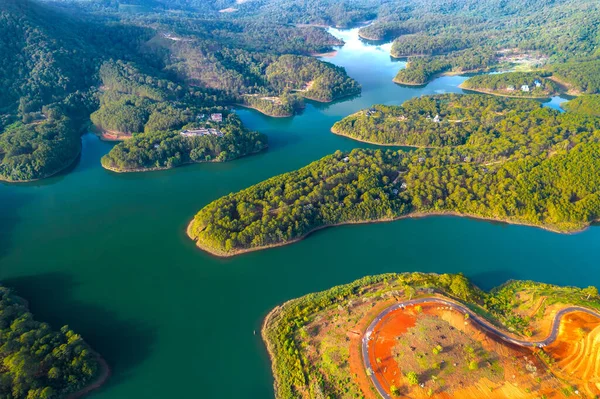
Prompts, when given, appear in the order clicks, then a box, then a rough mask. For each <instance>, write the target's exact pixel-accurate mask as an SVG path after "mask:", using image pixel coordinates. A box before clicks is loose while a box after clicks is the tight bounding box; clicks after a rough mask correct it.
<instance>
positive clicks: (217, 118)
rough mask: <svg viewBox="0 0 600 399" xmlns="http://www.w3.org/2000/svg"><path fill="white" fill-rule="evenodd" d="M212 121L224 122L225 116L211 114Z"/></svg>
mask: <svg viewBox="0 0 600 399" xmlns="http://www.w3.org/2000/svg"><path fill="white" fill-rule="evenodd" d="M210 120H211V121H213V122H223V114H220V113H219V114H210Z"/></svg>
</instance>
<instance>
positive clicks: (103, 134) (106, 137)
mask: <svg viewBox="0 0 600 399" xmlns="http://www.w3.org/2000/svg"><path fill="white" fill-rule="evenodd" d="M90 130H92V132H93V133H94V134H95V135H96V136H98V138H99V139H100V140H102V141H107V142H116V141H125V140H127V139H130V138H133V134H127V133H123V132H117V131H115V130H107V129H102V128H99V127H98V126H96V125H94V124H93V123H91V126H90ZM111 136H114V137H111ZM121 136H125V137H121Z"/></svg>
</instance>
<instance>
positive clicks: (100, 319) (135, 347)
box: [2, 273, 156, 386]
mask: <svg viewBox="0 0 600 399" xmlns="http://www.w3.org/2000/svg"><path fill="white" fill-rule="evenodd" d="M2 284H3V285H4V286H6V287H9V288H13V289H14V290H15V292H16V293H17V294H18V295H19V296H21V297H23V298H25V299H26V300H27V301H28V302H29V309H30V311H31V312H32V313H33V315H34V318H35V319H36V320H39V321H43V322H47V323H49V324H50V325H51V326H52V328H53V329H59V328H60V327H61V326H63V325H68V326H69V327H70V328H71V329H73V331H75V332H76V333H77V334H80V335H81V336H82V337H83V339H84V340H85V341H86V342H87V343H88V344H89V345H90V346H91V347H92V348H93V349H94V350H95V351H96V352H98V353H99V354H100V355H101V356H102V357H103V358H104V359H105V360H106V362H107V363H108V365H109V366H110V368H111V371H112V376H111V378H110V379H109V380H108V382H107V386H114V385H117V384H119V383H121V382H123V381H124V380H126V379H127V378H128V377H129V375H130V374H131V373H132V372H133V371H134V370H135V368H136V367H138V366H139V365H140V364H142V363H143V362H144V361H145V360H146V359H147V358H148V357H149V356H150V354H151V353H152V348H153V346H154V343H155V341H156V328H155V327H153V326H150V325H148V324H145V323H143V322H141V321H138V320H134V319H129V320H124V319H122V318H120V317H119V316H117V315H116V314H115V312H112V311H110V310H108V309H104V308H102V307H101V306H99V305H96V304H88V303H82V302H80V301H77V300H75V299H73V296H72V293H73V289H74V288H75V287H76V284H77V283H76V282H75V281H74V279H73V278H72V277H71V276H70V275H68V274H66V273H47V274H41V275H36V276H26V277H16V278H11V279H6V280H4V281H3V282H2Z"/></svg>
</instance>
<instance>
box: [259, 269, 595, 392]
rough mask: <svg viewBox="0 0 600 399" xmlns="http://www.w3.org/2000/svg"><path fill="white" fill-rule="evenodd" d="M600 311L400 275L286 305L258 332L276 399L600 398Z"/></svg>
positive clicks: (577, 293) (529, 286) (588, 303)
mask: <svg viewBox="0 0 600 399" xmlns="http://www.w3.org/2000/svg"><path fill="white" fill-rule="evenodd" d="M414 301H419V302H418V303H413V302H414ZM407 302H411V303H413V304H412V305H411V306H406V304H407ZM401 305H405V306H404V307H400V306H401ZM579 309H582V310H583V311H579ZM598 309H600V300H599V297H598V294H597V290H595V289H594V288H593V287H588V288H586V289H580V288H574V287H558V286H551V285H547V284H539V283H533V282H519V281H513V282H509V283H507V284H505V285H503V286H501V287H499V288H497V289H494V290H493V291H492V292H490V293H485V292H483V291H481V290H478V289H477V288H476V287H473V286H472V285H470V284H469V283H468V280H466V279H465V278H464V277H462V276H460V275H458V276H456V275H433V274H422V273H413V274H411V273H404V274H399V275H394V274H392V275H383V276H374V277H367V278H365V279H363V280H359V281H357V282H354V283H351V284H348V285H345V286H339V287H334V288H332V289H331V290H328V291H324V292H321V293H316V294H310V295H307V296H305V297H302V298H299V299H296V300H292V301H289V302H288V303H286V304H284V305H282V306H281V307H278V308H276V309H275V310H274V311H273V312H271V314H270V315H269V316H268V317H267V319H266V320H265V324H264V327H263V331H262V333H263V338H264V339H265V341H266V343H267V348H268V350H269V353H270V355H271V359H272V361H273V372H274V376H275V392H276V397H277V398H303V399H304V398H305V399H313V398H320V397H323V398H326V397H332V398H348V399H350V398H361V397H362V398H367V399H379V398H382V397H383V398H385V399H388V398H396V397H409V398H430V397H434V398H547V399H549V398H565V397H569V396H573V397H582V398H595V397H597V396H598V395H600V354H599V353H598V352H599V351H598V343H600V317H598V316H597V315H598V314H600V312H599V311H598ZM465 314H468V316H465ZM540 344H541V347H540Z"/></svg>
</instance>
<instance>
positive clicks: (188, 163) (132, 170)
mask: <svg viewBox="0 0 600 399" xmlns="http://www.w3.org/2000/svg"><path fill="white" fill-rule="evenodd" d="M268 148H269V145H268V144H267V145H265V147H264V148H262V149H260V150H258V151H253V152H249V153H248V154H244V155H241V156H239V157H236V158H233V159H229V160H227V161H217V160H216V159H214V160H210V161H200V162H196V161H189V162H183V163H180V164H179V165H177V166H172V167H170V168H169V167H166V166H161V167H153V168H140V169H126V170H119V169H115V168H113V167H110V166H106V165H103V164H102V162H100V166H102V167H103V168H104V169H106V170H109V171H111V172H114V173H141V172H156V171H159V170H169V169H175V168H178V167H180V166H186V165H193V164H202V163H225V162H231V161H235V160H236V159H240V158H244V157H247V156H249V155H254V154H258V153H260V152H263V151H264V150H266V149H268Z"/></svg>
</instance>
